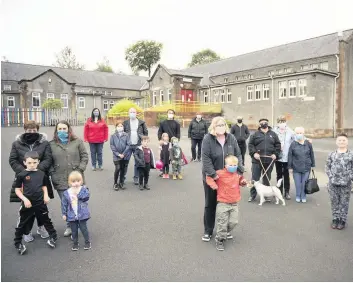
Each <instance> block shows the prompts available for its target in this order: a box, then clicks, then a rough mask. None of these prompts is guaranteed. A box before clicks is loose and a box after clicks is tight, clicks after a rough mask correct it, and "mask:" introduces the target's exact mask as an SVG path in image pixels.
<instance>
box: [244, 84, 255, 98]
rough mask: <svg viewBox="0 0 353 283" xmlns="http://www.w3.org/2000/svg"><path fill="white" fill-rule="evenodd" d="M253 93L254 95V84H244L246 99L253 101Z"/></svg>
mask: <svg viewBox="0 0 353 283" xmlns="http://www.w3.org/2000/svg"><path fill="white" fill-rule="evenodd" d="M250 88H251V90H250ZM249 94H251V99H249ZM253 95H254V86H253V85H248V86H246V101H254V97H253Z"/></svg>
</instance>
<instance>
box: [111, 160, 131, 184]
mask: <svg viewBox="0 0 353 283" xmlns="http://www.w3.org/2000/svg"><path fill="white" fill-rule="evenodd" d="M128 164H129V160H123V159H122V160H118V161H114V165H115V171H114V184H118V179H119V176H120V181H119V184H124V181H125V176H126V171H127V167H128Z"/></svg>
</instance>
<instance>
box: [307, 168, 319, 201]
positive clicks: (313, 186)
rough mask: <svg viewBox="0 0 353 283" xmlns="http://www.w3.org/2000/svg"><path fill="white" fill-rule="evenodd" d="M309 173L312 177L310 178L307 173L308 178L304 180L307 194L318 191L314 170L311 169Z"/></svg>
mask: <svg viewBox="0 0 353 283" xmlns="http://www.w3.org/2000/svg"><path fill="white" fill-rule="evenodd" d="M311 173H312V177H311V178H310V175H309V179H308V180H307V181H306V182H305V193H306V194H307V195H311V194H314V193H317V192H318V191H320V188H319V185H318V184H317V179H316V177H315V172H314V170H311Z"/></svg>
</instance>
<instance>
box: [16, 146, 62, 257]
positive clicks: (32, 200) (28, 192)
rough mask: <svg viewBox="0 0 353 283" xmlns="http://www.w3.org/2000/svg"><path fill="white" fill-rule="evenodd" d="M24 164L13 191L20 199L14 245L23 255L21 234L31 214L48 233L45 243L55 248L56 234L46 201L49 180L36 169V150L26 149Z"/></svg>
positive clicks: (47, 198) (37, 159) (24, 247)
mask: <svg viewBox="0 0 353 283" xmlns="http://www.w3.org/2000/svg"><path fill="white" fill-rule="evenodd" d="M23 163H24V165H25V166H26V169H25V170H24V171H22V172H21V173H19V174H18V175H17V177H16V180H15V183H14V185H15V193H16V195H17V196H18V197H19V198H20V199H21V200H22V205H21V209H20V221H19V223H18V225H17V228H16V232H15V239H14V241H15V247H16V249H17V250H18V252H19V253H20V254H21V255H23V254H24V253H25V252H26V246H25V245H23V244H22V236H23V234H24V232H25V230H26V224H27V223H28V221H29V219H30V218H32V216H33V214H35V216H36V217H37V219H38V220H39V221H40V222H41V223H43V225H44V227H45V229H46V230H47V231H48V233H49V240H48V241H47V244H48V245H49V246H50V247H52V248H55V246H56V240H57V234H56V230H55V229H54V226H53V223H52V222H51V219H50V218H49V215H48V207H47V203H49V201H50V199H49V196H48V189H47V187H48V186H49V180H48V177H47V176H46V175H45V173H44V172H43V171H40V170H38V169H37V167H38V164H39V155H38V153H37V152H36V151H28V152H27V153H26V154H25V156H24V162H23Z"/></svg>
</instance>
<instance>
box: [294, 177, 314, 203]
mask: <svg viewBox="0 0 353 283" xmlns="http://www.w3.org/2000/svg"><path fill="white" fill-rule="evenodd" d="M309 174H310V171H309V172H305V173H299V172H293V179H294V183H295V191H296V194H295V198H296V199H301V200H303V199H305V200H306V194H305V190H304V189H305V182H306V181H307V180H308V179H309Z"/></svg>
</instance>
